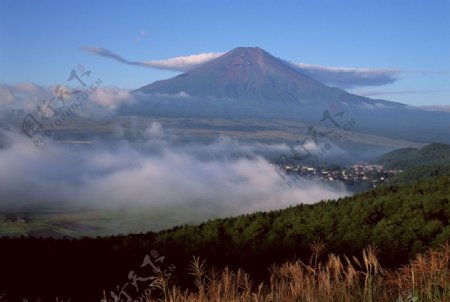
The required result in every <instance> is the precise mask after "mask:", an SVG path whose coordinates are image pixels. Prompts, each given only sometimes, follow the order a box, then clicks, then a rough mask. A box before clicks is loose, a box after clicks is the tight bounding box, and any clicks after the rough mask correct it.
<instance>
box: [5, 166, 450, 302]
mask: <svg viewBox="0 0 450 302" xmlns="http://www.w3.org/2000/svg"><path fill="white" fill-rule="evenodd" d="M449 200H450V175H449V174H445V175H441V176H438V177H430V178H428V179H425V180H422V181H419V182H415V183H412V184H407V185H403V186H384V187H380V188H377V189H374V190H371V191H367V192H364V193H360V194H358V195H355V196H352V197H347V198H342V199H339V200H334V201H322V202H319V203H316V204H312V205H305V204H301V205H297V206H293V207H290V208H287V209H284V210H278V211H272V212H258V213H254V214H250V215H241V216H238V217H232V218H226V219H216V220H210V221H207V222H205V223H202V224H200V225H185V226H179V227H175V228H173V229H170V230H166V231H161V232H157V233H153V232H149V233H146V234H135V235H124V236H112V237H102V238H81V239H66V240H55V239H51V238H45V239H44V238H0V293H2V292H6V293H8V295H9V297H14V296H18V297H37V296H40V297H44V298H45V297H55V296H58V297H60V298H64V297H71V299H72V300H71V301H77V300H80V301H86V299H87V298H86V297H90V298H89V299H88V300H92V299H96V298H98V300H100V298H101V295H102V290H103V289H105V290H108V289H113V288H114V287H115V286H117V285H119V284H124V283H126V282H128V281H129V280H128V278H127V276H128V272H129V271H130V270H133V269H136V268H137V269H139V266H140V265H141V264H142V259H143V258H144V256H145V255H146V254H149V253H150V251H151V250H156V251H157V252H158V253H159V254H160V255H163V256H165V258H164V263H165V265H173V266H174V267H176V269H175V270H174V272H173V282H176V283H177V284H179V285H180V286H185V287H189V286H191V285H192V284H190V283H189V281H186V280H190V279H189V278H188V276H187V267H188V264H189V262H190V261H191V260H192V256H194V255H196V256H200V258H202V259H206V260H207V261H208V263H209V264H211V265H213V266H215V267H217V268H221V267H224V266H230V267H231V268H237V267H241V268H243V269H244V270H245V271H247V272H248V273H250V274H251V275H252V276H253V277H254V279H256V280H258V279H259V280H263V279H265V278H267V277H268V269H267V267H269V266H270V265H271V264H272V263H281V262H284V261H286V260H291V259H303V260H307V259H308V258H309V257H310V256H311V254H310V248H309V246H310V244H311V243H313V242H317V241H319V240H320V241H323V242H324V243H325V244H326V247H327V248H326V253H336V254H346V255H359V254H360V251H361V250H362V249H363V248H365V247H366V246H367V245H369V244H373V245H375V246H376V247H377V248H378V249H379V259H380V261H381V263H382V264H383V266H385V267H394V268H395V267H398V266H399V265H401V264H404V263H406V262H407V261H408V260H409V259H410V258H411V257H412V256H413V255H414V254H416V253H418V252H424V251H425V250H426V249H427V248H428V247H434V246H437V245H438V244H440V243H444V242H445V241H447V240H450V202H449ZM326 253H325V254H324V256H325V255H326ZM53 300H54V298H53Z"/></svg>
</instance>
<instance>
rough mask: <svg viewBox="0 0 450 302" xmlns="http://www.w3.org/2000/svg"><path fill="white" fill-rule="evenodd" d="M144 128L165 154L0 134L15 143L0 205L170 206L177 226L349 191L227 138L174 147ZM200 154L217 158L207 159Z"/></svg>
mask: <svg viewBox="0 0 450 302" xmlns="http://www.w3.org/2000/svg"><path fill="white" fill-rule="evenodd" d="M146 132H147V134H148V137H149V141H148V142H147V145H146V146H150V145H151V141H152V140H153V138H154V137H156V138H157V141H156V142H155V145H154V146H155V148H159V150H160V152H153V151H151V150H147V149H145V148H144V149H143V147H142V146H141V147H138V148H134V147H131V146H130V145H129V144H128V143H123V142H122V143H117V144H114V146H111V145H110V144H109V145H102V144H101V143H99V142H98V141H97V142H94V143H93V144H92V145H91V146H92V148H86V149H81V150H80V149H78V150H76V151H73V150H71V149H70V147H67V146H64V145H58V144H48V145H46V146H45V147H43V148H41V149H38V148H35V147H34V146H33V145H32V143H31V142H30V140H29V139H28V138H26V137H25V136H24V135H20V134H14V133H11V132H5V131H2V132H0V137H7V138H8V139H5V141H10V142H11V143H10V144H9V145H8V146H7V147H5V148H3V149H0V166H1V167H2V169H1V170H0V196H1V198H0V206H11V205H13V206H17V207H20V206H21V205H24V204H33V205H39V204H41V203H43V202H45V203H47V204H49V205H56V206H60V205H62V204H69V205H72V207H74V208H81V207H87V208H89V207H92V208H104V209H118V208H125V209H129V210H133V209H146V210H151V211H153V212H156V213H157V211H165V212H168V211H170V212H171V213H172V214H173V215H174V216H175V217H178V220H177V222H176V223H177V224H180V223H185V222H188V221H192V220H195V221H201V220H204V219H207V218H211V217H218V216H222V217H223V216H229V215H236V214H240V213H249V212H254V211H259V210H271V209H279V208H284V207H287V206H289V205H293V204H298V203H312V202H317V201H319V200H323V199H334V198H338V197H342V196H344V195H349V192H348V191H346V190H345V188H344V186H343V185H337V186H335V185H332V184H325V183H321V182H316V181H312V180H308V179H303V178H298V179H297V180H296V181H293V183H292V185H290V184H288V182H287V180H286V179H283V178H282V177H281V176H280V175H279V174H278V173H277V172H276V171H275V169H274V167H273V166H272V165H271V164H270V163H269V162H267V161H266V160H264V159H263V158H261V157H259V156H256V155H255V156H252V157H251V159H249V158H247V157H236V156H225V157H223V156H221V155H220V154H221V153H225V154H228V152H230V150H228V149H229V148H230V147H231V146H230V144H229V143H230V142H228V143H226V142H224V141H221V142H216V143H212V144H209V145H202V146H197V147H194V148H191V147H190V146H181V147H180V146H177V147H176V148H175V147H171V146H170V145H167V144H166V145H164V144H163V145H162V144H160V143H159V141H158V140H160V139H161V137H163V136H164V131H163V129H162V128H161V125H159V124H157V123H153V124H152V125H151V126H150V127H149V128H148V129H147V130H146ZM143 150H145V151H143ZM152 150H153V149H152ZM199 150H201V152H203V153H200V154H199V153H198V151H199ZM203 154H212V155H217V157H215V156H213V159H212V158H211V157H209V158H207V159H205V158H203V157H204V156H203ZM168 226H169V225H167V227H168Z"/></svg>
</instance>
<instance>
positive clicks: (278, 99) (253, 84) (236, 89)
mask: <svg viewBox="0 0 450 302" xmlns="http://www.w3.org/2000/svg"><path fill="white" fill-rule="evenodd" d="M137 91H138V92H142V93H145V94H164V95H180V94H183V95H186V94H187V95H189V96H192V97H196V98H201V99H203V100H205V99H214V100H217V99H222V100H225V101H229V100H233V101H238V102H240V103H243V102H244V103H245V104H251V103H252V104H254V105H252V106H253V107H257V106H260V105H261V104H270V105H271V106H280V105H290V106H297V107H298V106H299V105H307V104H308V105H314V106H320V107H322V108H323V107H326V106H328V105H327V104H329V103H332V102H335V103H337V104H344V105H358V106H369V107H370V106H373V104H375V103H380V104H382V103H383V102H384V101H381V100H378V101H375V100H372V99H369V98H364V97H360V96H356V95H352V94H350V93H347V92H345V91H343V90H340V89H338V88H331V87H328V86H327V85H325V84H322V83H320V82H319V81H316V80H314V79H312V78H310V77H309V76H307V75H305V74H303V73H301V72H300V71H298V70H297V69H295V68H293V67H292V66H291V65H290V64H289V63H287V62H286V61H283V60H280V59H278V58H276V57H274V56H273V55H271V54H270V53H268V52H267V51H265V50H264V49H262V48H259V47H236V48H234V49H232V50H230V51H228V52H227V53H225V54H223V55H222V56H220V57H218V58H216V59H214V60H211V61H209V62H207V63H205V64H203V65H200V66H198V67H197V68H194V69H192V70H189V71H187V72H185V73H183V74H180V75H178V76H176V77H174V78H171V79H168V80H162V81H157V82H154V83H152V84H149V85H147V86H144V87H142V88H140V89H138V90H137ZM386 103H387V102H386Z"/></svg>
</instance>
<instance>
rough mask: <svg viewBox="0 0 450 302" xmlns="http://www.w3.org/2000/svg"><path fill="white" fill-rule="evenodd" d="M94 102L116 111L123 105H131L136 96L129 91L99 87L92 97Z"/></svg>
mask: <svg viewBox="0 0 450 302" xmlns="http://www.w3.org/2000/svg"><path fill="white" fill-rule="evenodd" d="M90 99H91V100H92V102H94V103H96V104H98V105H100V106H102V107H105V108H108V109H111V110H115V109H117V107H119V106H120V105H122V104H131V103H133V102H134V96H133V95H132V94H131V93H130V92H129V91H127V90H123V89H119V88H116V87H98V88H97V89H96V90H95V91H94V92H93V93H92V94H91V96H90Z"/></svg>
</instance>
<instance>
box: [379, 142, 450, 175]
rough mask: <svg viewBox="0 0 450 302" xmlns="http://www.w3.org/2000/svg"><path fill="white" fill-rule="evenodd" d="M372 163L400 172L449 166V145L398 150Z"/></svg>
mask: <svg viewBox="0 0 450 302" xmlns="http://www.w3.org/2000/svg"><path fill="white" fill-rule="evenodd" d="M373 162H374V163H377V164H381V165H384V166H385V167H386V168H393V169H401V170H408V169H412V168H415V167H417V166H428V165H440V166H442V165H450V145H445V144H438V143H433V144H429V145H426V146H424V147H422V148H421V149H414V148H404V149H398V150H394V151H392V152H389V153H386V154H384V155H382V156H380V157H378V158H377V159H375V160H374V161H373Z"/></svg>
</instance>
